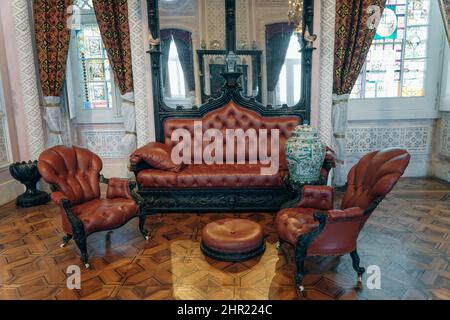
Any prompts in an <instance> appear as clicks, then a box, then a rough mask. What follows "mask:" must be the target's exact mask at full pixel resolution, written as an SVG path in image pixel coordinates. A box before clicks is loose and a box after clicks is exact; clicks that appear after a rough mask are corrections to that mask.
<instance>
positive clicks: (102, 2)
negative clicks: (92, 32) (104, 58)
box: [93, 0, 133, 94]
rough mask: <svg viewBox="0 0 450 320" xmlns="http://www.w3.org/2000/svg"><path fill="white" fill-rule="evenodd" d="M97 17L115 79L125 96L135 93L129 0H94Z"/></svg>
mask: <svg viewBox="0 0 450 320" xmlns="http://www.w3.org/2000/svg"><path fill="white" fill-rule="evenodd" d="M93 5H94V10H95V16H96V17H97V23H98V25H99V28H100V33H101V35H102V40H103V44H104V45H105V48H106V52H107V53H108V59H109V63H110V64H111V69H112V70H113V73H114V79H115V80H116V83H117V85H118V86H119V88H120V92H121V93H122V94H125V93H127V92H131V91H133V71H132V65H131V43H130V27H129V25H128V3H127V0H94V1H93Z"/></svg>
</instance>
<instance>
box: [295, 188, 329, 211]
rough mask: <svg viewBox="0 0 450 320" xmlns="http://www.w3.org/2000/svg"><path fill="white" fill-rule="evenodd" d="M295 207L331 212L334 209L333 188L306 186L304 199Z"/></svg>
mask: <svg viewBox="0 0 450 320" xmlns="http://www.w3.org/2000/svg"><path fill="white" fill-rule="evenodd" d="M295 206H296V207H302V208H315V209H317V210H330V209H332V208H333V188H332V187H328V186H304V187H303V189H302V198H301V200H300V202H299V203H297V204H296V205H295Z"/></svg>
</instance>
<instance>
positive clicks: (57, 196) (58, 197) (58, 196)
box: [50, 191, 69, 206]
mask: <svg viewBox="0 0 450 320" xmlns="http://www.w3.org/2000/svg"><path fill="white" fill-rule="evenodd" d="M50 198H51V199H52V201H53V202H54V203H55V204H56V205H58V206H62V205H63V201H64V200H66V201H69V199H68V198H67V197H66V196H65V195H64V193H62V192H61V191H54V192H52V193H51V194H50Z"/></svg>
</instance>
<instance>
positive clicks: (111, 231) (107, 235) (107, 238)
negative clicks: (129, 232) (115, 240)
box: [105, 230, 113, 242]
mask: <svg viewBox="0 0 450 320" xmlns="http://www.w3.org/2000/svg"><path fill="white" fill-rule="evenodd" d="M112 233H113V230H109V231H108V232H106V236H105V238H106V239H105V240H106V241H108V242H109V241H111V234H112Z"/></svg>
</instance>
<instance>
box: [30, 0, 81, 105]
mask: <svg viewBox="0 0 450 320" xmlns="http://www.w3.org/2000/svg"><path fill="white" fill-rule="evenodd" d="M72 4H73V0H34V1H33V10H34V28H35V35H36V49H37V56H38V63H39V76H40V80H41V86H42V92H43V95H44V96H55V97H59V96H60V94H61V89H62V86H63V83H64V78H65V72H66V62H67V53H68V50H69V43H70V29H69V28H68V26H67V24H68V21H69V7H70V6H71V5H72Z"/></svg>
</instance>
